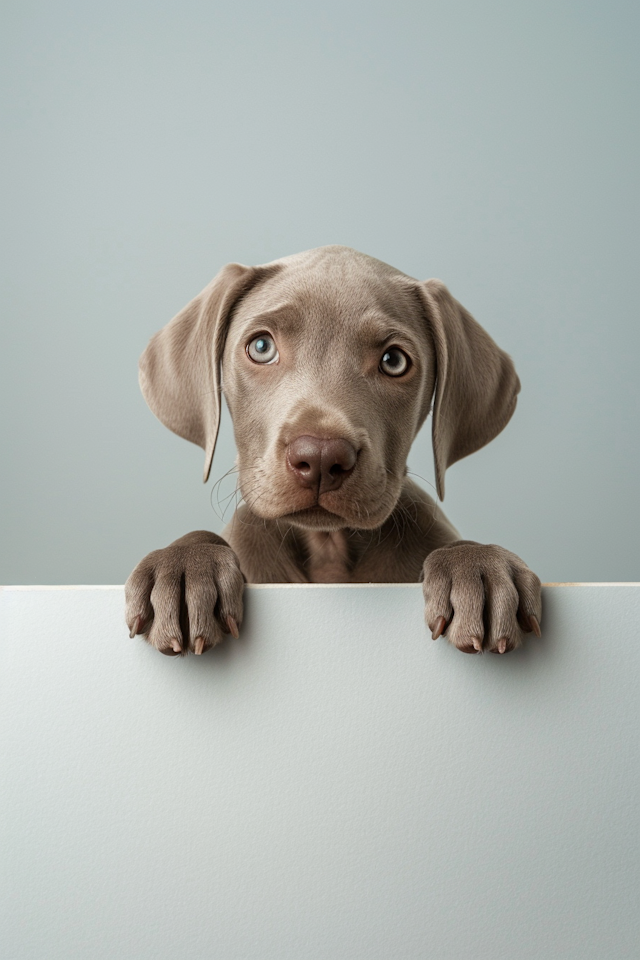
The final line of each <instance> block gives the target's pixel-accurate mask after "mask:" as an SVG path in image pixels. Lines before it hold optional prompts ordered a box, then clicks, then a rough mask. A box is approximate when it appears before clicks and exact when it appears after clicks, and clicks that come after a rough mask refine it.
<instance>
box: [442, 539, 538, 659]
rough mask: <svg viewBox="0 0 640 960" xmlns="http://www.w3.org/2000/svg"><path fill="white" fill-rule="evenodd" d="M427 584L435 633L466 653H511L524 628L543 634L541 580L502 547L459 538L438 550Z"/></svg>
mask: <svg viewBox="0 0 640 960" xmlns="http://www.w3.org/2000/svg"><path fill="white" fill-rule="evenodd" d="M423 590H424V598H425V604H426V607H425V619H426V621H427V625H428V627H429V629H430V630H431V631H432V635H433V639H434V640H437V639H438V637H440V636H446V638H447V640H448V641H449V643H451V644H453V646H455V647H457V648H458V650H462V651H463V652H464V653H482V652H484V651H490V652H491V653H508V652H509V651H510V650H515V648H516V647H519V646H520V645H521V643H522V640H523V637H524V634H525V633H531V632H533V633H535V634H536V636H538V637H539V636H540V620H541V614H542V596H541V585H540V580H539V579H538V577H537V576H536V575H535V573H533V571H532V570H530V569H529V567H528V566H527V565H526V564H525V563H524V562H523V561H522V560H521V559H520V557H517V556H516V555H515V553H511V552H510V551H509V550H505V549H504V547H498V546H496V545H495V544H482V543H474V542H472V541H469V540H459V541H456V542H455V543H452V544H448V545H447V546H446V547H440V548H439V549H438V550H434V551H433V553H430V554H429V556H428V557H427V559H426V560H425V562H424V567H423Z"/></svg>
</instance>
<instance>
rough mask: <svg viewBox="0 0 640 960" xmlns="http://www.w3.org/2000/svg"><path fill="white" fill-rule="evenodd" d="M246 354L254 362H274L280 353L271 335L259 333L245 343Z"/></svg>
mask: <svg viewBox="0 0 640 960" xmlns="http://www.w3.org/2000/svg"><path fill="white" fill-rule="evenodd" d="M247 355H248V357H249V359H250V360H253V362H254V363H275V362H276V361H277V360H278V359H279V356H280V354H279V353H278V348H277V347H276V345H275V341H274V339H273V337H271V336H269V334H268V333H261V334H260V335H259V336H257V337H254V338H253V340H250V341H249V343H248V344H247Z"/></svg>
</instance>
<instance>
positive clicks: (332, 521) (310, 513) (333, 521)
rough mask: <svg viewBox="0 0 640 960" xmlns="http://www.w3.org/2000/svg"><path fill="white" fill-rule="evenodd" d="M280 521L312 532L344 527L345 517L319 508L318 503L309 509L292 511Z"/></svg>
mask: <svg viewBox="0 0 640 960" xmlns="http://www.w3.org/2000/svg"><path fill="white" fill-rule="evenodd" d="M281 519H282V520H288V521H289V523H293V524H295V525H296V526H299V527H305V528H307V529H308V528H312V529H314V530H337V529H339V528H342V527H344V524H345V517H341V516H340V514H338V513H333V512H332V511H331V510H327V509H326V507H321V506H320V504H319V503H316V504H314V505H313V506H311V507H303V508H302V509H300V510H293V511H292V512H291V513H287V514H285V515H284V516H283V517H282V518H281Z"/></svg>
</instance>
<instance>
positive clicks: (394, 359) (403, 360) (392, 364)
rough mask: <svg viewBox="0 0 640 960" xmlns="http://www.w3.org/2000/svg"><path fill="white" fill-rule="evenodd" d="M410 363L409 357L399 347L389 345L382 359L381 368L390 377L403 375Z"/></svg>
mask: <svg viewBox="0 0 640 960" xmlns="http://www.w3.org/2000/svg"><path fill="white" fill-rule="evenodd" d="M410 365H411V361H410V360H409V357H408V356H407V355H406V353H404V351H403V350H400V349H399V348H398V347H389V349H388V350H385V352H384V353H383V354H382V360H381V361H380V369H381V370H382V372H383V373H386V375H387V376H388V377H401V376H402V374H403V373H406V372H407V370H408V369H409V367H410Z"/></svg>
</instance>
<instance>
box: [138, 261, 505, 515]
mask: <svg viewBox="0 0 640 960" xmlns="http://www.w3.org/2000/svg"><path fill="white" fill-rule="evenodd" d="M140 384H141V387H142V392H143V394H144V396H145V399H146V400H147V403H148V404H149V406H150V407H151V409H152V411H153V412H154V414H155V415H156V416H157V417H158V419H159V420H161V422H162V423H164V424H165V425H166V426H168V427H169V428H170V429H171V430H173V431H174V432H175V433H177V434H179V435H180V436H182V437H185V438H186V439H187V440H191V441H192V442H194V443H197V444H199V445H200V446H201V447H203V448H204V450H205V472H204V479H205V481H206V480H207V479H208V476H209V472H210V469H211V460H212V457H213V452H214V448H215V443H216V437H217V433H218V424H219V418H220V393H221V390H222V391H223V392H224V395H225V397H226V400H227V403H228V405H229V409H230V411H231V415H232V419H233V424H234V432H235V438H236V444H237V448H238V468H239V478H240V489H241V491H242V494H243V498H244V500H245V502H246V503H247V504H248V506H249V507H250V509H251V510H252V511H253V512H254V513H255V514H257V515H258V516H260V517H265V518H270V519H275V518H286V519H287V520H289V521H291V522H293V523H296V524H298V525H300V526H303V527H307V528H315V529H321V530H335V529H338V528H340V527H345V526H350V527H360V528H375V527H378V526H380V524H381V523H383V522H384V520H386V518H387V517H388V516H389V514H390V513H391V512H392V511H393V508H394V506H395V504H396V502H397V499H398V496H399V494H400V490H401V487H402V483H403V479H404V476H405V473H406V460H407V456H408V454H409V449H410V447H411V444H412V442H413V439H414V437H415V436H416V434H417V432H418V430H419V429H420V427H421V426H422V424H423V423H424V421H425V419H426V417H427V416H428V414H429V412H430V411H431V410H433V434H432V435H433V453H434V460H435V473H436V483H437V490H438V495H439V496H440V498H441V499H442V498H444V475H445V471H446V469H447V467H448V466H450V465H451V464H452V463H455V462H456V461H457V460H460V459H461V458H462V457H465V456H467V455H468V454H470V453H473V452H474V451H476V450H479V449H480V447H483V446H484V445H485V444H487V443H488V442H489V441H490V440H492V439H493V438H494V437H495V436H497V434H498V433H499V432H500V431H501V430H502V429H503V428H504V427H505V426H506V424H507V423H508V421H509V419H510V417H511V415H512V413H513V411H514V409H515V405H516V397H517V394H518V391H519V389H520V382H519V380H518V377H517V375H516V372H515V369H514V367H513V363H512V361H511V359H510V357H508V356H507V354H505V353H504V352H503V351H502V350H500V349H499V348H498V346H497V345H496V344H495V343H494V341H493V340H492V339H491V337H490V336H489V335H488V334H487V333H486V332H485V331H484V330H483V329H482V327H481V326H480V325H479V324H478V323H476V321H475V320H474V319H473V317H472V316H471V315H470V314H469V313H468V312H467V311H466V310H465V309H464V307H463V306H462V305H461V304H459V303H458V302H457V301H456V300H455V299H454V298H453V297H452V296H451V294H450V293H449V291H448V290H447V288H446V287H445V286H444V284H442V283H441V282H440V281H439V280H427V281H426V282H420V281H418V280H414V279H413V278H411V277H408V276H407V275H406V274H403V273H401V272H400V271H399V270H395V269H394V268H392V267H390V266H388V265H387V264H384V263H382V262H381V261H379V260H375V259H373V258H372V257H368V256H365V255H364V254H361V253H357V252H356V251H354V250H351V249H349V248H347V247H339V246H330V247H320V248H318V249H316V250H310V251H307V252H305V253H301V254H297V255H295V256H292V257H286V258H284V259H282V260H276V261H274V262H273V263H270V264H266V265H264V266H258V267H246V266H242V265H240V264H229V265H228V266H226V267H224V268H223V269H222V270H221V271H220V273H219V274H218V275H217V276H216V277H215V278H214V279H213V280H212V281H211V283H210V284H209V285H208V286H207V287H206V288H205V289H204V290H203V291H202V293H201V294H199V296H197V297H196V298H195V299H194V300H192V301H191V303H189V304H188V305H187V306H186V307H185V308H184V310H182V311H181V312H180V313H179V314H178V315H177V316H176V317H174V319H173V320H172V321H171V322H170V323H169V324H167V326H166V327H164V328H163V329H162V330H161V331H160V332H159V333H157V334H156V335H155V336H154V337H153V338H152V339H151V341H150V343H149V345H148V347H147V349H146V350H145V352H144V354H143V355H142V358H141V360H140Z"/></svg>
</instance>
